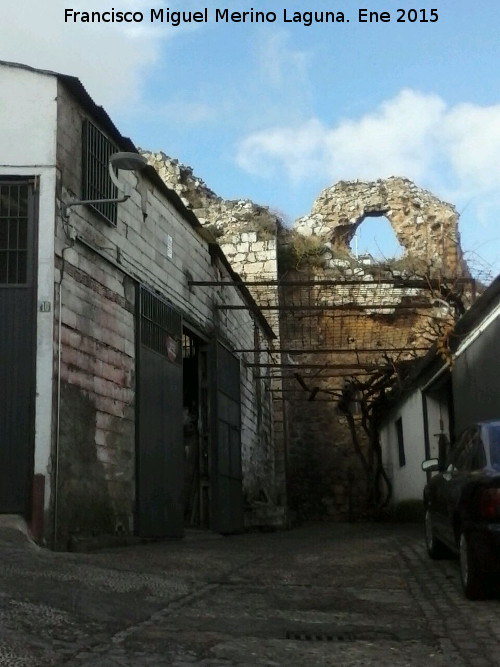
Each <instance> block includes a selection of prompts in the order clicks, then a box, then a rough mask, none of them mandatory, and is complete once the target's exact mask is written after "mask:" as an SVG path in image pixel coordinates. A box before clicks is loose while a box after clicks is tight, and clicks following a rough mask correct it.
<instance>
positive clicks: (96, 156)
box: [82, 120, 118, 225]
mask: <svg viewBox="0 0 500 667" xmlns="http://www.w3.org/2000/svg"><path fill="white" fill-rule="evenodd" d="M117 150H118V149H117V147H116V146H115V145H114V144H113V143H112V142H111V141H110V140H109V139H108V138H107V137H106V136H104V134H103V133H102V132H101V131H100V130H99V129H98V128H97V127H96V126H95V125H94V124H93V123H92V122H91V121H90V120H85V121H84V122H83V150H82V155H83V164H82V181H83V191H82V199H113V198H116V197H117V196H118V191H117V188H116V186H115V185H114V183H113V182H112V180H111V179H110V177H109V171H108V164H109V157H110V155H112V154H113V153H116V152H117ZM90 206H91V207H92V208H93V209H94V210H95V211H97V212H98V213H100V214H101V215H102V216H103V217H104V218H105V219H106V220H107V221H108V222H109V223H110V224H112V225H116V210H117V205H116V202H114V203H113V202H108V203H106V204H90Z"/></svg>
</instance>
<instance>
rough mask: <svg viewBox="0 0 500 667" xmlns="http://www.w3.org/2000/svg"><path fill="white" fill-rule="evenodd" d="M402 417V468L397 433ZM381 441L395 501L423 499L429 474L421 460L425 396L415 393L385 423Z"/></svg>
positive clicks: (422, 458) (423, 440)
mask: <svg viewBox="0 0 500 667" xmlns="http://www.w3.org/2000/svg"><path fill="white" fill-rule="evenodd" d="M399 418H401V419H402V423H403V439H404V445H405V458H406V463H405V465H404V466H402V467H401V466H400V465H399V450H398V438H397V431H396V421H397V420H398V419H399ZM380 440H381V445H382V457H383V458H382V460H383V462H384V467H385V468H386V471H387V473H388V475H389V477H390V479H391V481H392V484H393V502H395V503H397V502H400V501H401V500H420V499H421V498H422V491H423V488H424V486H425V483H426V475H425V473H424V472H423V471H422V468H421V465H422V461H424V459H425V438H424V419H423V410H422V394H421V392H420V390H419V389H418V390H415V391H414V392H412V393H411V394H410V395H409V396H408V398H407V399H406V400H405V401H404V402H403V403H401V405H400V406H398V407H397V408H396V409H394V410H393V411H392V412H391V413H390V415H389V416H388V417H387V418H386V419H385V420H384V422H383V426H382V428H381V431H380Z"/></svg>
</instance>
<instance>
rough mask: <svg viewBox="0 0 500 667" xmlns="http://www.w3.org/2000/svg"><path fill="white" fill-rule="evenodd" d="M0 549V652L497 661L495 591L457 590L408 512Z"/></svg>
mask: <svg viewBox="0 0 500 667" xmlns="http://www.w3.org/2000/svg"><path fill="white" fill-rule="evenodd" d="M2 538H3V540H2ZM0 554H1V559H0V570H1V579H0V582H1V584H0V619H1V620H0V665H20V666H21V665H23V666H24V665H33V666H37V667H42V666H44V665H74V666H78V665H81V666H84V665H85V666H90V665H96V666H97V665H99V666H102V667H106V666H110V667H111V666H112V665H131V666H132V665H137V666H142V665H173V666H175V667H184V666H187V665H214V666H222V665H228V666H229V665H346V666H351V665H426V666H428V665H456V666H457V667H458V666H460V665H474V666H476V665H477V666H478V667H479V666H481V665H485V666H486V665H496V664H498V648H499V646H500V643H499V640H500V626H499V624H498V618H499V615H500V597H499V596H493V597H492V598H491V599H490V600H487V601H484V602H468V601H467V600H465V598H464V597H463V596H462V592H461V590H460V583H459V573H458V563H457V561H456V560H444V561H438V562H432V561H430V560H429V559H428V558H427V556H426V553H425V550H424V546H423V539H422V538H421V529H420V527H419V526H416V525H369V524H351V525H347V524H322V525H309V526H305V527H301V528H297V529H294V530H292V531H289V532H282V533H252V534H246V535H239V536H234V537H226V538H223V537H219V536H215V535H213V534H210V533H202V532H200V533H198V532H192V533H188V535H187V537H186V538H185V539H184V540H182V541H163V542H158V543H154V544H148V545H140V546H134V547H127V548H121V549H115V550H108V551H106V552H104V551H100V552H95V553H86V554H76V553H70V554H68V553H53V552H49V551H46V550H42V549H38V548H36V547H34V546H33V545H29V544H28V543H26V542H24V541H23V540H22V539H21V538H19V539H11V537H9V539H7V538H5V536H4V535H2V534H1V533H0Z"/></svg>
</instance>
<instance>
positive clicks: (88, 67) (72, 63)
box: [0, 0, 182, 108]
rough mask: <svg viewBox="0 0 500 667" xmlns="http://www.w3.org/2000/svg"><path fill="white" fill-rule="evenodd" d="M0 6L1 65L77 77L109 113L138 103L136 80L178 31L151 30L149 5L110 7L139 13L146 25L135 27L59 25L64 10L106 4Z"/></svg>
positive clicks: (57, 1)
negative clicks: (12, 63)
mask: <svg viewBox="0 0 500 667" xmlns="http://www.w3.org/2000/svg"><path fill="white" fill-rule="evenodd" d="M173 4H174V3H171V5H173ZM3 5H5V6H2V26H3V27H2V40H1V44H0V59H2V60H8V61H13V62H20V63H22V64H25V65H31V66H33V67H38V68H41V69H50V70H54V71H57V72H61V73H63V74H70V75H73V76H77V77H78V78H79V79H80V80H81V81H82V83H83V84H84V86H85V87H86V88H87V90H88V91H89V93H90V95H91V96H92V97H93V98H94V99H95V101H96V102H97V103H98V104H102V105H103V106H105V107H108V108H110V107H111V108H117V107H118V105H120V104H122V105H123V104H124V103H126V102H128V101H130V100H132V101H135V100H136V99H138V97H139V94H140V88H141V78H142V77H143V75H144V73H145V70H146V68H147V67H148V66H151V64H152V63H154V62H155V61H156V60H157V58H158V56H159V52H160V48H161V45H162V42H163V41H164V40H165V39H167V38H169V37H172V36H173V35H176V34H179V32H180V31H181V30H182V28H181V27H178V28H171V29H169V27H168V26H167V25H165V24H158V25H157V26H156V25H152V24H151V23H150V22H149V13H148V12H149V8H150V7H151V6H152V5H151V2H150V1H149V0H121V1H120V3H119V4H117V5H115V9H116V11H130V10H132V11H143V12H144V15H145V17H146V16H147V18H148V21H147V22H146V20H145V21H144V22H142V23H136V24H134V23H132V24H124V23H100V24H97V23H96V24H91V23H72V22H68V23H65V22H64V10H65V9H66V8H73V9H74V10H75V11H105V10H107V11H110V10H111V8H112V7H113V3H112V2H110V1H109V0H94V1H93V2H92V3H89V2H88V1H86V0H72V1H71V2H68V0H50V1H49V2H37V1H36V0H16V1H15V2H9V3H7V2H4V3H3ZM161 5H162V2H157V3H155V5H154V6H155V7H159V6H161Z"/></svg>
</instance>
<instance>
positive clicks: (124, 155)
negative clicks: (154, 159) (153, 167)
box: [62, 152, 147, 219]
mask: <svg viewBox="0 0 500 667" xmlns="http://www.w3.org/2000/svg"><path fill="white" fill-rule="evenodd" d="M146 164H147V160H146V158H145V157H144V156H143V155H140V154H139V153H128V152H121V153H113V154H112V155H110V156H109V161H108V171H109V177H110V178H111V180H112V181H113V183H114V184H115V185H116V187H117V188H118V190H121V191H122V192H123V195H122V196H121V197H114V198H112V199H78V200H76V201H72V202H69V204H64V206H63V210H62V215H63V218H65V219H67V218H68V216H69V209H70V208H73V207H74V206H81V205H83V204H120V203H121V202H124V201H127V199H128V198H129V197H130V195H131V194H132V189H131V187H130V183H121V182H120V181H119V180H118V178H117V176H116V174H115V169H123V170H124V171H140V170H141V169H144V167H145V166H146Z"/></svg>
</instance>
